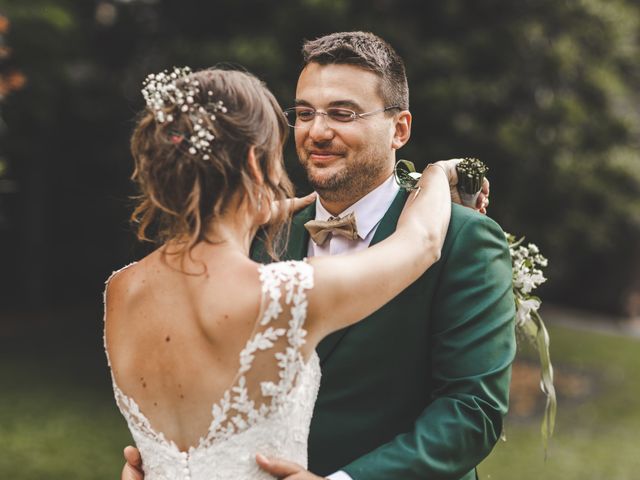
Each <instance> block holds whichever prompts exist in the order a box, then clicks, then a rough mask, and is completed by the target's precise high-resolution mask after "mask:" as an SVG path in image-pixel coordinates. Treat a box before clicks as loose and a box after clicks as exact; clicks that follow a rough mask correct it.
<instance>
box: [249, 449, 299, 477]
mask: <svg viewBox="0 0 640 480" xmlns="http://www.w3.org/2000/svg"><path fill="white" fill-rule="evenodd" d="M256 463H257V464H258V466H259V467H260V468H261V469H263V470H265V471H267V472H269V473H270V474H271V475H273V476H275V477H278V478H284V477H288V476H289V475H294V474H296V473H298V472H302V471H304V468H303V467H301V466H300V465H298V464H297V463H293V462H289V461H287V460H282V459H280V458H267V457H265V456H264V455H262V454H260V453H259V454H257V455H256Z"/></svg>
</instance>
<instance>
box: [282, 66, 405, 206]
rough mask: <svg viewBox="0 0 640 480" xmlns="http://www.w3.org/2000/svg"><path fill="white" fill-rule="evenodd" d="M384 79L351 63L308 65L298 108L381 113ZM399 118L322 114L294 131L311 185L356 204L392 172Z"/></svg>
mask: <svg viewBox="0 0 640 480" xmlns="http://www.w3.org/2000/svg"><path fill="white" fill-rule="evenodd" d="M379 83H380V79H379V77H378V76H377V75H376V74H374V73H373V72H370V71H367V70H364V69H362V68H359V67H355V66H352V65H319V64H317V63H310V64H309V65H307V66H306V67H305V68H304V70H303V71H302V73H301V74H300V78H299V79H298V87H297V89H296V106H305V107H312V108H314V109H316V110H319V111H326V109H327V108H332V107H340V108H346V109H349V110H353V111H354V112H356V113H366V112H371V111H374V110H379V109H382V108H384V107H388V106H389V105H384V103H383V100H382V98H381V97H380V94H379ZM394 132H395V117H394V116H391V115H389V114H385V113H377V114H375V115H371V116H368V117H364V118H358V119H356V120H354V121H353V122H349V123H339V122H335V121H332V120H331V119H328V118H327V117H326V116H324V115H317V116H316V117H315V118H314V119H313V120H312V121H309V122H308V123H305V125H304V126H303V127H301V128H295V129H294V134H295V141H296V150H297V152H298V157H299V159H300V163H301V164H302V165H303V167H304V168H305V170H306V171H307V177H308V179H309V183H310V184H311V186H313V188H314V189H315V190H316V191H317V192H318V193H319V194H320V196H321V197H322V198H324V199H326V200H329V201H336V202H349V201H356V200H358V199H359V198H361V197H362V196H364V195H366V194H367V193H368V192H370V191H371V190H373V189H374V188H375V187H376V186H378V185H379V184H380V183H382V182H383V181H384V180H385V179H386V178H388V176H389V175H391V173H392V171H393V164H394V160H395V156H394V150H393V148H392V140H393V137H394Z"/></svg>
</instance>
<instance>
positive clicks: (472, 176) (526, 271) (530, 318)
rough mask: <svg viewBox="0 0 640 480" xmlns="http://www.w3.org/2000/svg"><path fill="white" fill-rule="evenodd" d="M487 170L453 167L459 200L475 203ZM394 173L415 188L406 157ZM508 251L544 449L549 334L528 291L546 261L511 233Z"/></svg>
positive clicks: (468, 162)
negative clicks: (536, 375) (536, 385)
mask: <svg viewBox="0 0 640 480" xmlns="http://www.w3.org/2000/svg"><path fill="white" fill-rule="evenodd" d="M488 170H489V169H488V168H487V166H486V165H485V164H484V163H483V162H481V161H480V160H478V159H477V158H465V159H463V160H462V161H461V162H460V163H459V164H458V165H457V166H456V171H457V174H458V185H457V188H458V193H460V198H461V200H462V202H463V203H464V204H465V205H467V206H470V207H472V208H473V207H474V206H475V205H476V199H477V197H478V194H479V193H480V190H481V189H482V182H483V180H484V176H485V174H486V173H487V171H488ZM394 174H395V178H396V182H397V183H398V185H400V187H401V188H404V189H405V190H415V189H416V188H417V186H416V184H417V183H418V180H419V179H420V176H421V174H420V173H418V172H416V169H415V166H414V165H413V163H412V162H410V161H408V160H398V162H397V163H396V165H395V169H394ZM505 235H506V237H507V242H508V244H509V251H510V253H511V266H512V272H513V296H514V299H515V304H516V332H517V333H518V335H519V336H520V337H523V338H526V339H527V340H528V341H530V342H531V343H532V345H533V346H534V347H535V348H536V350H537V351H538V356H539V358H540V367H541V381H540V388H541V389H542V391H543V393H544V394H545V395H546V397H547V404H546V407H545V411H544V418H543V420H542V440H543V443H544V448H545V452H546V449H547V445H548V442H549V438H550V437H551V435H552V434H553V429H554V426H555V418H556V409H557V401H556V391H555V388H554V386H553V367H552V365H551V357H550V355H549V333H548V332H547V329H546V327H545V325H544V323H543V321H542V318H541V317H540V314H539V313H538V309H539V308H540V305H541V304H542V301H541V300H540V298H538V297H536V296H534V295H532V294H531V292H532V291H533V290H535V289H536V288H537V287H538V286H539V285H540V284H542V283H544V282H546V281H547V279H546V278H545V276H544V275H543V273H542V268H544V267H546V266H547V264H548V262H547V259H546V258H545V257H543V256H542V254H541V253H540V250H539V249H538V247H537V246H536V245H534V244H532V243H530V244H528V245H527V246H524V245H522V242H523V241H524V238H521V239H520V240H516V237H514V236H513V235H511V234H505Z"/></svg>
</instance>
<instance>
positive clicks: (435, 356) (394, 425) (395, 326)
mask: <svg viewBox="0 0 640 480" xmlns="http://www.w3.org/2000/svg"><path fill="white" fill-rule="evenodd" d="M303 56H304V68H303V69H302V72H301V74H300V77H299V80H298V86H297V90H296V107H298V109H300V108H303V107H304V108H305V110H304V112H303V115H307V118H306V120H307V121H304V122H300V121H299V122H297V123H296V122H295V118H296V114H293V115H292V119H291V120H290V122H291V124H293V125H295V126H296V128H294V129H293V130H294V134H295V141H296V148H297V152H298V156H299V158H300V162H301V163H302V165H303V166H304V168H305V169H306V171H307V175H308V178H309V182H310V184H311V185H312V186H313V188H314V190H315V191H316V192H318V195H319V198H318V200H317V201H316V203H315V204H314V205H311V206H310V207H308V208H306V209H304V210H303V211H301V212H300V213H299V214H298V215H296V216H295V217H294V220H293V224H292V227H291V234H290V237H289V243H288V248H287V253H286V257H287V258H288V259H302V258H303V257H306V256H314V255H335V254H340V253H344V252H353V251H357V250H359V249H363V248H367V247H368V246H369V245H372V244H375V243H377V242H380V241H381V240H383V239H384V238H386V237H387V236H389V235H390V234H391V233H392V232H393V230H394V228H395V225H396V222H397V219H398V216H399V214H400V212H401V210H402V207H403V205H404V202H405V200H406V198H407V193H406V192H404V191H400V190H399V189H398V187H397V185H396V184H395V182H394V179H393V176H392V172H393V166H394V163H395V151H396V150H397V149H399V148H401V147H402V146H403V145H404V144H405V143H406V142H407V141H408V139H409V135H410V131H411V114H410V113H409V111H408V108H409V101H408V87H407V80H406V75H405V70H404V64H403V62H402V59H401V58H400V57H399V56H398V55H397V53H396V52H395V51H394V50H393V49H392V48H391V47H390V46H389V45H388V44H387V43H386V42H385V41H384V40H382V39H380V38H379V37H376V36H375V35H372V34H370V33H363V32H343V33H334V34H331V35H328V36H325V37H322V38H319V39H316V40H313V41H308V42H306V43H305V44H304V47H303ZM352 112H355V113H354V114H352ZM297 115H300V110H298V114H297ZM350 213H355V218H356V229H357V233H356V234H355V235H357V236H356V238H355V240H354V239H352V238H353V237H350V238H348V237H345V236H342V235H339V234H338V232H337V231H333V232H332V233H329V234H328V235H326V234H325V235H324V237H326V238H324V239H323V238H321V237H323V235H319V236H318V235H316V234H315V232H316V231H317V225H316V228H313V226H311V228H309V229H310V230H312V231H313V232H314V238H315V239H316V240H313V239H310V235H309V232H308V230H307V229H306V228H305V224H306V223H307V222H309V221H311V220H319V221H323V220H328V219H329V217H337V216H340V217H344V216H346V215H348V214H350ZM312 225H313V223H312ZM308 227H309V226H308ZM323 240H324V241H323ZM389 261H393V259H392V258H390V259H389ZM511 288H512V286H511V260H510V257H509V251H508V248H507V245H506V241H505V237H504V233H503V232H502V230H501V229H500V227H499V226H498V225H497V224H496V223H495V222H493V221H492V220H491V219H489V218H488V217H486V216H483V215H480V214H478V213H476V212H474V211H473V210H471V209H467V208H463V207H460V206H458V205H454V206H453V211H452V216H451V222H450V225H449V231H448V234H447V239H446V242H445V244H444V247H443V249H442V256H441V258H440V260H439V261H438V263H436V264H435V265H434V266H433V267H431V268H430V269H429V270H428V271H427V272H426V273H425V274H424V275H423V276H422V277H421V278H420V279H418V280H417V281H416V282H415V283H414V284H412V285H411V286H409V288H407V289H406V290H405V291H404V292H402V293H401V294H400V295H398V296H397V297H396V298H395V299H394V300H392V301H391V302H390V303H388V304H387V305H385V306H384V307H382V308H381V309H380V310H378V311H377V312H375V313H374V314H372V315H371V316H370V317H369V318H367V319H365V320H364V321H362V322H361V323H358V324H355V325H353V326H351V327H348V328H346V329H344V330H342V331H338V332H336V333H334V334H332V335H331V336H329V337H327V338H326V339H324V340H323V341H322V342H321V344H320V345H319V347H318V353H319V356H320V359H321V366H322V383H321V387H320V392H319V395H318V400H317V403H316V406H315V410H314V416H313V420H312V424H311V433H310V438H309V470H310V472H307V471H304V470H302V471H300V469H299V468H298V467H296V466H295V465H292V464H290V463H288V462H287V461H286V459H264V460H261V462H260V465H261V466H262V468H264V469H265V470H268V471H269V472H270V473H272V474H273V475H274V476H276V477H278V478H290V479H296V480H304V479H318V478H322V477H318V476H317V475H325V476H328V477H327V478H330V479H334V480H347V479H353V480H396V479H397V480H418V479H452V480H453V479H456V480H458V479H460V480H471V479H475V478H477V477H476V473H475V467H476V465H478V463H480V461H481V460H482V459H483V458H485V457H486V456H487V455H488V454H489V452H490V451H491V449H492V448H493V446H494V444H495V443H496V441H497V439H498V438H499V436H500V433H501V431H502V419H503V416H504V415H505V413H506V411H507V403H508V389H509V381H510V374H511V362H512V360H513V357H514V354H515V338H514V323H513V319H514V299H513V296H512V291H511ZM357 294H358V285H354V286H353V295H357ZM329 308H330V307H329ZM129 467H130V466H127V468H129ZM311 472H314V473H311ZM123 478H136V477H135V476H131V477H125V476H123ZM137 478H142V477H137Z"/></svg>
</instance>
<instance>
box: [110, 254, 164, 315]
mask: <svg viewBox="0 0 640 480" xmlns="http://www.w3.org/2000/svg"><path fill="white" fill-rule="evenodd" d="M152 255H153V254H152ZM152 255H148V256H147V257H145V258H143V259H141V260H138V261H135V262H132V263H129V264H128V265H125V266H124V267H122V268H120V269H118V270H115V271H114V272H113V273H111V275H110V276H109V278H108V279H107V280H106V282H105V300H106V301H107V302H108V304H109V305H110V306H112V307H118V306H122V305H124V304H127V303H130V302H131V301H132V300H134V299H135V298H139V297H140V296H141V295H142V294H143V292H144V291H146V290H147V289H148V288H149V285H150V283H151V282H150V279H152V278H153V273H152V272H153V269H154V267H153V263H154V259H153V258H152ZM156 270H158V269H156Z"/></svg>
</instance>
